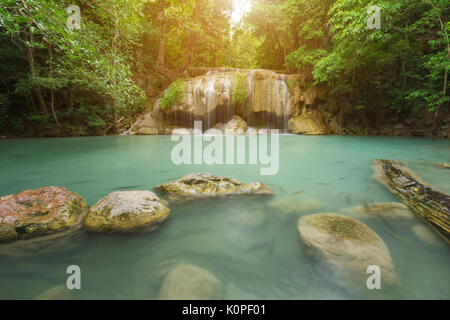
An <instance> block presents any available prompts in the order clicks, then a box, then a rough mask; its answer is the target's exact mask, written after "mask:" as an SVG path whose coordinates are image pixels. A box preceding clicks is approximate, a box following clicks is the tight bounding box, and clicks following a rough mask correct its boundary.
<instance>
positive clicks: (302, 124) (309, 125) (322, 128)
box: [288, 112, 330, 135]
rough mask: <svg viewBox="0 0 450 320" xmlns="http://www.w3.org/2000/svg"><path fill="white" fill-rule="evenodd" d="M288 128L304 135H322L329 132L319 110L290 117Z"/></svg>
mask: <svg viewBox="0 0 450 320" xmlns="http://www.w3.org/2000/svg"><path fill="white" fill-rule="evenodd" d="M288 129H289V130H290V131H291V132H292V133H295V134H305V135H324V134H329V133H330V132H329V130H328V128H327V126H326V125H325V123H324V120H323V118H322V116H321V115H320V112H310V113H304V114H302V115H300V116H298V117H295V118H292V119H290V120H289V122H288Z"/></svg>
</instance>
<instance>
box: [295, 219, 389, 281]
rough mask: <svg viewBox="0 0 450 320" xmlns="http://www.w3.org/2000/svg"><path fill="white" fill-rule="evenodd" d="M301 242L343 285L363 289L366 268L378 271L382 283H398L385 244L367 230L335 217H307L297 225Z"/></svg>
mask: <svg viewBox="0 0 450 320" xmlns="http://www.w3.org/2000/svg"><path fill="white" fill-rule="evenodd" d="M298 230H299V233H300V238H301V240H302V241H303V243H304V244H306V245H307V246H308V247H310V248H312V249H313V252H314V253H315V254H316V255H317V256H318V257H320V258H322V259H324V260H325V261H326V263H327V264H328V266H329V267H330V268H331V270H333V271H334V272H336V273H337V274H339V275H340V276H341V277H342V278H343V279H344V281H345V282H346V283H351V284H354V285H355V286H356V287H360V288H364V287H365V286H366V280H367V278H368V274H367V268H368V267H369V266H372V265H375V266H378V267H380V269H381V277H382V282H383V283H384V284H386V285H392V284H395V283H396V282H397V276H396V274H395V268H394V263H393V262H392V258H391V255H390V252H389V249H388V247H387V246H386V244H385V243H384V241H383V240H382V239H381V238H380V237H379V236H378V235H377V234H376V233H375V232H374V231H372V230H371V229H370V228H369V227H367V226H366V225H365V224H363V223H362V222H359V221H357V220H355V219H352V218H348V217H345V216H341V215H337V214H315V215H307V216H304V217H303V218H301V219H300V220H299V222H298Z"/></svg>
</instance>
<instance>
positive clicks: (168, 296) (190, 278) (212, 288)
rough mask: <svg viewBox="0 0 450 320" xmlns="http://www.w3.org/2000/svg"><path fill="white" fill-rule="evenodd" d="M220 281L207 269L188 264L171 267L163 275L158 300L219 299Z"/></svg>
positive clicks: (221, 291)
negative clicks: (166, 273)
mask: <svg viewBox="0 0 450 320" xmlns="http://www.w3.org/2000/svg"><path fill="white" fill-rule="evenodd" d="M222 298H223V288H222V283H221V282H220V280H218V279H217V278H216V277H215V276H214V275H213V274H211V273H210V272H209V271H207V270H205V269H202V268H199V267H197V266H194V265H190V264H183V265H179V266H176V267H175V268H173V269H172V270H171V271H170V272H169V274H168V275H167V276H166V277H165V279H164V281H163V284H162V286H161V290H160V293H159V299H160V300H219V299H222Z"/></svg>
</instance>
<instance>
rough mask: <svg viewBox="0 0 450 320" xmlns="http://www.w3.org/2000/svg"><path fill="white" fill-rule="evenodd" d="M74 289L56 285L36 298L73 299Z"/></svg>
mask: <svg viewBox="0 0 450 320" xmlns="http://www.w3.org/2000/svg"><path fill="white" fill-rule="evenodd" d="M73 293H74V291H72V290H69V289H67V287H66V286H64V285H61V286H56V287H53V288H51V289H48V290H47V291H45V292H43V293H41V294H40V295H39V296H37V297H36V298H34V300H73V299H74V294H73Z"/></svg>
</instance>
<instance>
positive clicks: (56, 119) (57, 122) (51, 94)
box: [48, 47, 61, 128]
mask: <svg viewBox="0 0 450 320" xmlns="http://www.w3.org/2000/svg"><path fill="white" fill-rule="evenodd" d="M48 54H49V57H50V74H49V75H50V78H52V77H53V55H52V48H51V47H49V48H48ZM50 107H51V109H52V115H53V119H54V120H55V123H56V126H57V127H58V128H60V127H61V125H60V124H59V121H58V117H57V116H56V112H55V97H54V92H53V89H50Z"/></svg>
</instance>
